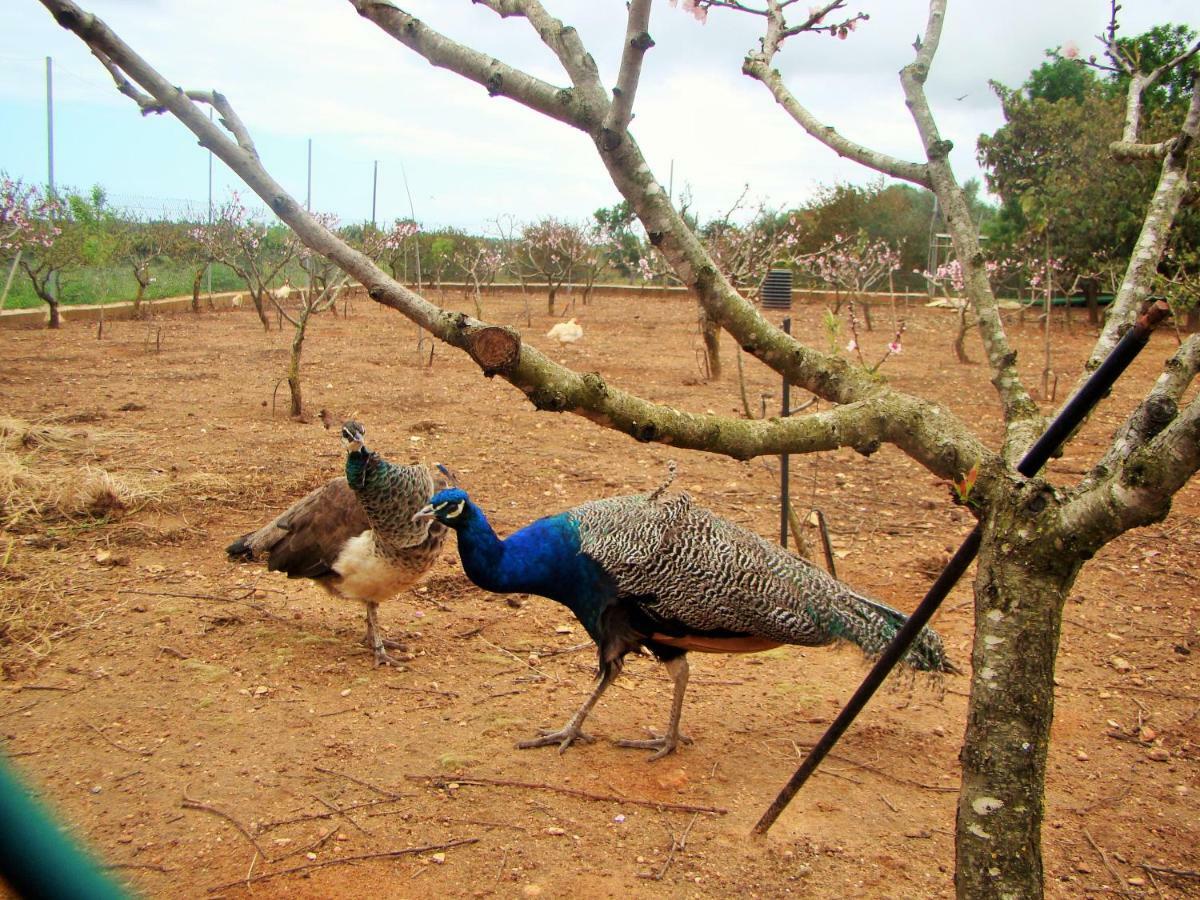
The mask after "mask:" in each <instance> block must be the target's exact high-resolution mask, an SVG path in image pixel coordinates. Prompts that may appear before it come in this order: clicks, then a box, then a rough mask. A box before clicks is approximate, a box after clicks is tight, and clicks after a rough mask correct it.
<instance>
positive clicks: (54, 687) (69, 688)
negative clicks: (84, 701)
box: [21, 684, 83, 694]
mask: <svg viewBox="0 0 1200 900" xmlns="http://www.w3.org/2000/svg"><path fill="white" fill-rule="evenodd" d="M21 690H23V691H65V692H66V693H68V694H78V693H79V692H80V691H82V690H83V688H82V687H75V686H74V685H59V684H23V685H21Z"/></svg>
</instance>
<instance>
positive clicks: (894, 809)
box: [879, 794, 900, 813]
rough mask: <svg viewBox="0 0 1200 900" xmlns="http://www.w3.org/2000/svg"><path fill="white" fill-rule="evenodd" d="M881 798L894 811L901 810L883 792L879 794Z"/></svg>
mask: <svg viewBox="0 0 1200 900" xmlns="http://www.w3.org/2000/svg"><path fill="white" fill-rule="evenodd" d="M879 799H880V800H882V801H883V802H884V805H886V806H887V808H888V809H890V810H891V811H892V812H894V813H898V812H900V810H898V809H896V807H895V806H894V805H893V804H892V801H891V800H889V799H888V798H887V797H885V796H884V795H883V794H880V795H879Z"/></svg>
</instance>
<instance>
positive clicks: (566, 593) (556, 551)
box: [455, 501, 612, 637]
mask: <svg viewBox="0 0 1200 900" xmlns="http://www.w3.org/2000/svg"><path fill="white" fill-rule="evenodd" d="M455 528H456V529H457V531H458V553H459V557H460V558H461V559H462V565H463V570H464V571H465V572H466V573H467V577H468V578H470V579H471V581H473V582H475V584H477V585H479V586H480V587H481V588H483V589H484V590H488V591H495V592H497V593H522V594H537V595H539V596H542V597H548V598H549V599H551V600H556V601H557V602H559V603H561V604H563V605H564V606H566V607H568V608H569V609H570V610H571V611H572V612H573V613H574V614H575V617H576V618H577V619H579V621H580V622H581V623H582V624H583V626H584V628H586V629H587V630H588V632H589V634H592V635H593V637H594V636H595V629H596V627H597V624H598V622H599V616H600V613H601V611H602V610H603V608H604V606H605V602H606V600H607V599H608V598H610V597H611V596H612V590H611V585H610V582H609V580H608V579H607V578H606V577H605V575H604V573H603V572H602V571H601V570H600V568H599V567H598V566H597V565H596V564H595V563H594V562H593V561H592V560H591V559H590V558H589V557H587V556H585V555H583V554H582V553H580V550H579V527H578V524H577V522H576V521H575V520H574V519H573V518H571V517H570V516H569V515H566V514H559V515H556V516H548V517H547V518H544V519H538V520H537V521H536V522H533V523H532V524H530V525H527V526H525V527H524V528H522V529H520V530H519V531H516V532H514V533H513V534H511V535H509V537H508V538H507V539H505V540H500V538H499V537H497V535H496V532H495V531H494V530H493V529H492V526H491V523H489V522H488V520H487V516H485V515H484V514H483V511H482V510H481V509H479V507H477V506H475V504H473V503H471V502H470V501H468V502H467V505H466V508H465V509H464V511H463V513H462V514H461V516H460V517H459V519H458V521H457V522H456V524H455Z"/></svg>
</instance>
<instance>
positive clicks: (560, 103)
mask: <svg viewBox="0 0 1200 900" xmlns="http://www.w3.org/2000/svg"><path fill="white" fill-rule="evenodd" d="M350 2H351V3H352V5H353V6H354V8H355V9H356V10H358V13H359V15H361V16H362V17H363V18H365V19H369V20H370V21H372V22H374V23H375V24H376V25H378V26H379V27H380V28H381V29H383V31H385V32H386V33H387V34H389V35H391V36H392V37H394V38H395V39H396V40H398V41H399V42H400V43H402V44H404V46H406V47H408V48H409V49H410V50H413V51H414V52H415V53H417V54H418V55H420V56H423V57H424V58H425V59H426V60H428V61H429V63H430V64H431V65H434V66H437V67H438V68H443V69H448V70H449V71H451V72H454V73H455V74H456V75H461V76H462V77H463V78H466V79H467V80H469V81H474V82H475V83H476V84H479V85H482V86H483V87H484V88H486V89H487V92H488V94H489V95H491V96H493V97H509V98H510V99H512V100H516V101H517V102H518V103H520V104H522V105H523V106H528V107H529V108H530V109H533V110H536V111H537V112H540V113H542V114H543V115H546V116H549V117H550V118H552V119H556V120H557V121H559V122H564V123H566V124H567V125H570V126H571V127H572V128H578V129H580V130H582V131H591V130H592V128H594V127H595V125H596V124H597V123H598V122H599V121H600V119H601V117H602V116H603V114H604V112H605V109H606V108H607V101H606V102H605V107H604V108H601V109H593V108H591V107H590V106H589V104H588V103H586V102H584V98H583V97H581V96H580V95H579V93H578V92H576V91H571V90H569V89H567V88H562V87H558V86H556V85H553V84H550V83H549V82H546V81H542V80H541V79H540V78H535V77H534V76H532V75H529V74H528V73H526V72H523V71H521V70H520V69H516V68H513V67H512V66H509V65H506V64H505V63H502V62H500V61H499V60H498V59H496V58H495V57H492V56H489V55H487V54H486V53H480V52H479V51H478V50H474V49H472V48H470V47H467V46H464V45H463V44H460V43H458V42H457V41H454V40H451V39H450V38H448V37H446V36H445V35H443V34H441V33H440V32H438V31H435V30H434V29H432V28H430V27H429V26H427V25H426V24H425V23H423V22H422V21H421V20H420V19H418V18H416V17H415V16H412V15H409V14H408V13H406V12H404V11H403V10H401V9H399V8H397V7H396V6H393V5H392V4H391V3H388V2H385V0H350ZM488 5H489V6H493V4H488ZM511 5H512V4H511V3H510V4H506V5H505V6H506V8H507V7H508V6H511ZM493 8H494V7H493ZM518 14H519V13H518V12H516V11H515V10H514V11H512V12H507V13H505V15H518Z"/></svg>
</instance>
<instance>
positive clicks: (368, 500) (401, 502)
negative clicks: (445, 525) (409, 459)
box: [346, 450, 433, 546]
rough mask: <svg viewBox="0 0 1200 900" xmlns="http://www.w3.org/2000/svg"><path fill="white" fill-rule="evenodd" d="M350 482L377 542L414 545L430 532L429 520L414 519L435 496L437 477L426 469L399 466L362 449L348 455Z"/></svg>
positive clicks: (347, 478)
mask: <svg viewBox="0 0 1200 900" xmlns="http://www.w3.org/2000/svg"><path fill="white" fill-rule="evenodd" d="M346 480H347V481H349V482H350V486H351V487H353V488H354V492H355V493H356V494H357V495H358V499H359V502H360V503H362V505H363V509H364V510H366V513H367V518H368V519H370V521H371V528H372V529H373V530H374V531H375V534H376V537H377V539H379V540H381V541H382V542H384V543H385V544H391V545H397V546H410V545H412V544H414V543H419V542H420V541H421V540H422V539H423V538H424V536H425V535H426V534H427V533H428V532H429V520H428V519H418V520H416V521H414V518H413V517H414V516H415V515H416V513H417V511H418V510H420V509H421V507H423V506H424V505H425V504H426V503H428V502H429V497H430V495H431V494H432V493H433V478H432V477H431V476H430V474H429V471H428V470H427V469H426V468H425V467H424V466H397V465H394V464H392V463H390V462H388V461H387V460H385V459H383V458H382V457H380V456H378V455H377V454H373V453H368V452H367V451H365V450H360V451H355V452H353V453H349V454H347V456H346Z"/></svg>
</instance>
